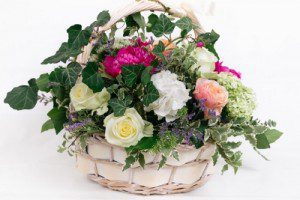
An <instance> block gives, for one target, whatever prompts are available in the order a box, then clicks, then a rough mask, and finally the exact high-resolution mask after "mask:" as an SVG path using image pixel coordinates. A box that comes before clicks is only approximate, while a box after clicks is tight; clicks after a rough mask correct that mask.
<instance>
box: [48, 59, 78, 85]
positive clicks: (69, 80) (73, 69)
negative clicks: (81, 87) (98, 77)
mask: <svg viewBox="0 0 300 200" xmlns="http://www.w3.org/2000/svg"><path fill="white" fill-rule="evenodd" d="M80 72H81V66H80V64H78V63H77V62H71V63H69V64H68V66H67V67H66V68H63V67H59V68H55V69H54V71H52V72H51V73H50V76H49V81H50V82H52V83H56V84H57V85H60V86H64V87H73V86H74V85H75V83H76V80H77V78H78V75H79V74H80Z"/></svg>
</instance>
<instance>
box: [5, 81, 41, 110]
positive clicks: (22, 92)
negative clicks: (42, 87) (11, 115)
mask: <svg viewBox="0 0 300 200" xmlns="http://www.w3.org/2000/svg"><path fill="white" fill-rule="evenodd" d="M37 100H38V98H37V90H36V88H35V87H30V86H27V85H21V86H19V87H15V88H13V89H12V90H11V91H10V92H8V93H7V96H6V98H5V99H4V103H7V104H9V106H10V107H11V108H13V109H15V110H25V109H32V108H34V106H35V105H36V103H37Z"/></svg>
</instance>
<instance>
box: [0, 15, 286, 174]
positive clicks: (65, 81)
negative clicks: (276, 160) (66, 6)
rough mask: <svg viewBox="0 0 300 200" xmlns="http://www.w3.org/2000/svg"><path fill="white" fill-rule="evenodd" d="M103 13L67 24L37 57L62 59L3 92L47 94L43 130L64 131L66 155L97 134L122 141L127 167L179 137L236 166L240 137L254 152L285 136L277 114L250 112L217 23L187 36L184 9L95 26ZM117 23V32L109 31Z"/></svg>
mask: <svg viewBox="0 0 300 200" xmlns="http://www.w3.org/2000/svg"><path fill="white" fill-rule="evenodd" d="M109 20H110V14H109V12H108V11H103V12H101V13H100V14H99V15H98V17H97V20H96V21H95V22H93V23H92V24H91V25H90V26H88V27H86V28H84V29H83V28H82V26H81V25H79V24H76V25H73V26H71V27H70V28H68V30H67V33H68V40H67V41H66V42H63V43H62V44H61V46H60V48H59V50H58V51H57V52H56V53H55V54H54V55H53V56H50V57H48V58H46V59H45V60H44V61H43V62H42V64H57V63H60V64H59V66H58V67H56V68H55V69H54V70H53V71H52V72H50V73H45V74H41V75H40V77H38V78H37V79H31V80H29V81H28V84H27V85H22V86H19V87H16V88H14V89H13V90H12V91H10V92H9V93H8V94H7V97H6V99H5V103H8V104H9V105H10V106H11V107H12V108H13V109H16V110H23V109H32V108H33V107H35V105H36V103H37V102H38V101H39V102H42V103H44V104H48V103H50V102H51V103H52V104H53V108H52V109H51V110H50V111H49V112H48V117H49V120H48V121H46V122H45V123H44V124H43V126H42V132H44V131H47V130H49V129H54V130H55V132H56V134H59V133H60V132H62V131H63V130H64V131H63V132H64V140H63V142H62V145H61V146H59V148H58V151H59V152H64V151H67V152H68V153H69V154H70V155H72V154H73V153H74V144H75V143H76V142H78V143H79V144H80V145H81V147H82V148H83V149H84V148H85V146H86V141H87V139H88V138H89V137H91V136H93V135H98V136H99V137H102V138H105V140H106V141H107V142H108V143H110V144H113V145H117V146H120V147H124V148H125V149H126V152H127V154H128V157H127V159H126V165H125V166H124V170H126V169H127V168H129V167H130V166H131V165H132V164H134V163H135V162H138V163H139V164H140V165H141V166H142V167H144V165H145V158H144V155H143V152H151V153H162V156H161V158H160V163H159V167H162V166H163V165H164V164H165V162H166V160H167V158H168V157H169V156H173V157H174V158H176V159H178V153H177V151H176V147H177V146H178V145H179V144H186V145H192V146H194V147H195V148H200V147H201V146H203V145H204V144H205V143H214V144H216V147H217V148H216V152H215V154H214V156H213V161H214V163H216V162H217V160H218V158H223V159H224V160H225V162H226V164H225V165H224V167H223V170H222V171H225V170H227V169H228V166H232V167H233V169H234V171H235V172H236V171H237V170H238V167H240V166H241V165H242V161H241V156H242V153H241V152H240V151H239V150H238V148H239V146H240V145H241V144H242V141H244V140H245V141H247V142H249V143H250V144H251V145H252V146H253V149H254V150H255V151H257V152H258V153H259V154H260V155H261V153H260V152H259V151H258V150H259V149H266V148H269V147H270V144H271V143H273V142H275V141H276V140H277V139H278V138H279V137H280V136H281V135H282V133H281V132H280V131H278V130H276V129H274V126H275V122H273V121H271V120H269V121H267V122H261V121H259V120H257V119H254V118H253V111H254V109H255V107H256V103H255V95H254V93H253V91H252V90H251V89H250V88H248V87H247V86H245V85H244V84H243V83H242V81H241V78H242V75H241V73H240V72H238V71H236V70H234V69H231V68H229V67H227V66H225V65H224V64H223V62H222V61H221V59H220V57H219V55H218V54H217V52H216V50H215V48H214V45H215V43H216V42H217V40H218V39H219V35H218V34H217V33H216V32H215V31H213V30H212V31H211V32H207V33H202V34H199V35H198V34H195V35H194V34H193V33H192V30H193V29H196V28H197V27H196V25H194V24H193V22H192V20H191V19H190V18H188V17H183V18H180V19H175V18H174V17H171V16H170V15H168V13H167V12H165V13H160V14H159V15H157V14H156V13H154V12H153V13H151V14H150V15H149V16H148V19H147V20H146V19H145V17H143V16H142V15H141V13H135V14H133V15H130V16H128V17H126V18H125V19H124V20H121V21H118V22H117V24H115V25H114V26H113V27H112V28H111V30H110V31H106V32H101V33H97V32H96V33H97V34H95V30H97V27H101V26H104V25H105V24H106V23H108V22H109ZM121 25H122V26H121ZM118 27H124V28H123V29H122V28H118ZM119 30H123V37H122V38H118V37H116V35H115V33H116V32H117V31H119ZM176 33H178V34H177V35H179V36H177V37H176V36H174V35H175V34H176ZM95 38H96V39H97V40H96V42H95V43H94V44H93V48H92V52H91V56H90V58H89V61H88V62H87V63H78V62H77V57H78V55H80V54H81V53H82V48H83V47H84V46H86V45H87V44H88V43H89V42H90V41H91V40H92V39H95Z"/></svg>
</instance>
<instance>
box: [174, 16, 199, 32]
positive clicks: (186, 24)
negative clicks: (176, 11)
mask: <svg viewBox="0 0 300 200" xmlns="http://www.w3.org/2000/svg"><path fill="white" fill-rule="evenodd" d="M175 25H176V26H177V27H178V28H180V29H181V30H182V31H186V33H188V32H190V31H191V30H192V29H193V28H194V25H193V22H192V20H191V19H190V18H189V17H183V18H181V19H179V20H178V21H177V22H176V23H175Z"/></svg>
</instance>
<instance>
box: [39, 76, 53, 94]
mask: <svg viewBox="0 0 300 200" xmlns="http://www.w3.org/2000/svg"><path fill="white" fill-rule="evenodd" d="M49 82H50V80H49V74H48V73H45V74H41V75H40V77H39V78H38V79H36V84H37V86H38V88H39V90H40V91H43V92H49V91H50V89H49Z"/></svg>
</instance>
